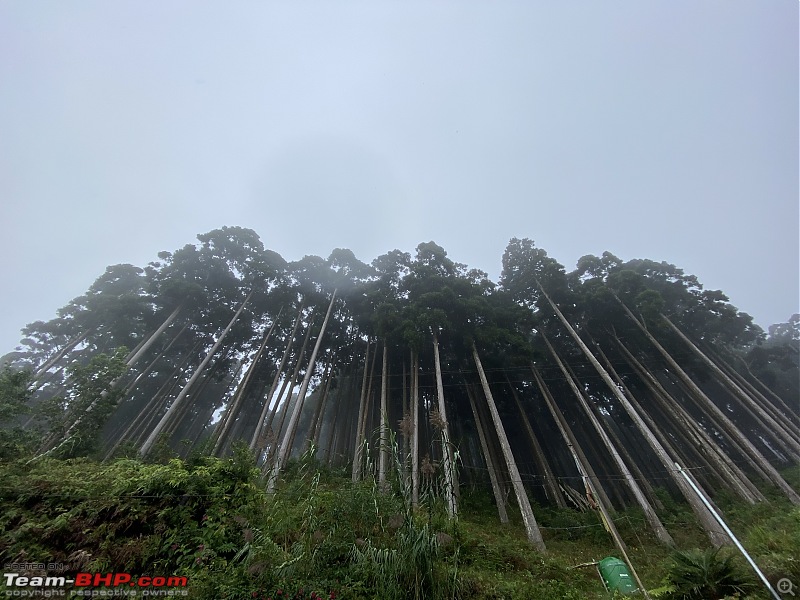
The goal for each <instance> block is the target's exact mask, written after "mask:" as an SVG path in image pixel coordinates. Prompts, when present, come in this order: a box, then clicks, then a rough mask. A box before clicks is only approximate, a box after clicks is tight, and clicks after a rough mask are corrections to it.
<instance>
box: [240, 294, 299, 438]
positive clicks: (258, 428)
mask: <svg viewBox="0 0 800 600" xmlns="http://www.w3.org/2000/svg"><path fill="white" fill-rule="evenodd" d="M312 314H313V313H312ZM302 316H303V303H301V304H300V308H299V309H297V317H296V318H295V320H294V326H293V327H292V333H291V335H290V336H289V339H288V340H287V342H286V349H285V350H284V351H283V356H282V357H281V362H280V364H279V365H278V368H277V370H276V371H275V377H274V378H273V380H272V385H271V386H270V388H269V392H267V395H266V396H265V397H264V407H263V408H262V409H261V414H260V415H259V416H258V425H256V430H255V431H254V432H253V437H252V438H251V439H250V450H255V449H256V445H257V444H258V441H259V439H260V437H261V434H262V432H263V431H265V429H268V428H269V426H270V425H271V424H272V418H274V416H275V411H276V410H277V408H278V405H277V403H276V404H275V408H274V409H273V411H272V413H270V419H269V423H265V422H264V421H265V419H266V418H267V414H268V413H269V407H270V405H271V404H272V396H273V394H275V390H276V389H277V388H278V382H279V381H280V378H281V373H283V368H284V367H285V366H286V360H287V359H288V358H289V353H290V352H291V350H292V344H293V343H294V338H295V336H296V335H297V328H298V327H300V320H301V319H302ZM309 318H311V315H309ZM276 320H277V319H276Z"/></svg>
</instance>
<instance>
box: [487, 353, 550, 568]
mask: <svg viewBox="0 0 800 600" xmlns="http://www.w3.org/2000/svg"><path fill="white" fill-rule="evenodd" d="M472 358H473V359H474V360H475V366H476V367H477V368H478V376H479V377H480V380H481V386H482V387H483V394H484V396H486V403H487V405H488V406H489V412H490V414H491V415H492V421H493V422H494V428H495V431H496V432H497V437H498V439H499V440H500V448H501V449H502V450H503V457H504V458H505V461H506V467H507V468H508V474H509V477H511V484H512V486H513V487H514V495H515V496H516V497H517V504H518V505H519V509H520V512H521V513H522V521H523V523H524V524H525V532H526V534H527V536H528V541H529V542H530V543H531V544H533V546H534V547H535V548H536V549H537V550H538V551H539V552H545V551H546V550H547V548H546V547H545V545H544V540H543V539H542V532H541V531H540V530H539V525H538V524H537V523H536V517H535V516H534V515H533V509H531V503H530V500H528V494H527V493H526V492H525V488H524V487H523V486H522V478H521V477H520V474H519V469H517V462H516V461H515V460H514V454H513V453H512V452H511V445H510V444H509V443H508V437H507V436H506V430H505V428H504V427H503V422H502V421H501V420H500V413H498V412H497V406H496V405H495V403H494V397H493V396H492V390H491V389H490V388H489V382H488V381H487V379H486V373H484V371H483V365H482V364H481V357H480V356H479V355H478V349H477V348H476V347H475V342H473V343H472Z"/></svg>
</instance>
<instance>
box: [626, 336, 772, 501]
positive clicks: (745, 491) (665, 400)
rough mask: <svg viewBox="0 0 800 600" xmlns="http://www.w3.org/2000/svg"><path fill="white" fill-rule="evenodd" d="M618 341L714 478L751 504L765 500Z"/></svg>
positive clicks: (711, 439)
mask: <svg viewBox="0 0 800 600" xmlns="http://www.w3.org/2000/svg"><path fill="white" fill-rule="evenodd" d="M617 344H618V345H619V347H620V349H621V350H622V352H623V354H624V355H625V358H626V360H627V361H628V364H630V366H631V367H633V370H634V371H636V374H637V375H638V376H639V378H640V379H641V380H642V381H643V382H644V383H645V385H646V386H647V388H648V389H649V390H650V393H651V394H652V397H653V398H654V399H655V400H656V402H657V403H658V404H659V405H660V406H661V407H662V409H663V411H664V412H665V413H666V414H669V415H670V416H671V418H672V419H673V420H674V421H675V422H676V423H677V424H678V427H677V429H679V430H681V431H682V432H683V433H685V434H686V435H688V436H689V437H690V438H691V439H692V440H693V441H694V443H695V445H696V447H697V449H698V450H699V451H700V452H701V453H702V455H703V456H704V457H705V458H706V459H707V460H708V461H710V462H711V464H712V465H713V467H714V472H715V474H716V476H717V478H719V479H720V480H722V481H724V482H726V483H728V484H729V485H732V486H733V488H732V489H733V491H734V492H735V493H736V494H737V495H738V496H739V497H740V498H742V499H743V500H745V501H746V502H748V503H750V504H755V503H756V502H764V501H766V498H765V497H764V495H763V494H762V493H761V492H760V491H759V490H758V488H757V487H756V486H755V485H754V484H753V483H752V482H751V481H750V479H749V478H748V477H747V475H746V474H745V473H744V471H742V470H741V469H740V468H739V466H738V465H737V464H736V463H735V462H733V461H732V460H731V458H730V457H729V456H728V455H727V454H726V453H725V452H723V451H722V449H721V448H720V447H719V445H718V444H717V443H716V442H715V441H714V439H713V438H712V437H711V436H710V435H709V433H708V432H707V431H706V430H705V429H703V428H702V427H701V426H700V425H698V424H697V422H696V421H695V419H694V418H693V417H692V415H690V414H689V413H688V412H687V411H686V410H685V409H684V408H683V407H682V406H681V405H680V403H679V402H677V401H676V400H675V399H674V398H672V397H671V396H670V394H669V392H668V391H667V390H666V389H664V386H662V385H661V383H660V382H659V381H658V379H656V378H655V377H654V376H653V374H652V373H650V372H649V371H647V370H646V369H645V367H644V366H643V365H642V364H641V363H640V362H639V361H638V360H636V357H635V356H633V355H632V354H631V353H630V351H629V350H628V349H627V348H625V346H624V344H622V342H621V341H620V340H619V339H617Z"/></svg>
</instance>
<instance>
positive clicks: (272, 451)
mask: <svg viewBox="0 0 800 600" xmlns="http://www.w3.org/2000/svg"><path fill="white" fill-rule="evenodd" d="M309 316H310V315H309ZM313 327H314V322H313V321H311V320H309V322H308V327H307V328H306V334H305V336H304V337H303V345H302V346H300V351H299V352H298V353H297V360H296V361H295V363H294V369H293V370H292V376H291V377H289V378H287V379H284V381H283V385H282V386H281V391H280V392H278V397H277V399H276V401H275V410H276V411H277V409H278V406H280V403H281V399H282V398H283V394H284V392H286V400H285V401H284V403H283V408H282V409H281V420H280V422H279V423H278V427H277V429H275V431H274V435H273V438H272V441H271V443H270V446H269V452H268V453H267V460H266V462H265V463H264V468H263V472H264V474H265V475H266V473H267V472H268V471H271V470H272V467H273V466H274V463H273V461H274V460H276V455H277V454H278V453H279V450H280V447H281V443H282V441H283V435H285V434H284V433H283V431H284V429H283V425H284V423H285V422H286V416H287V415H288V414H289V409H290V408H291V403H292V390H293V389H294V388H295V386H296V385H297V384H298V382H299V381H300V369H301V368H302V366H303V356H304V355H305V353H306V347H308V340H310V339H311V330H312V329H313ZM287 389H288V392H287ZM297 400H299V397H298V399H297ZM297 400H296V401H295V402H297ZM287 431H288V428H287ZM269 433H270V432H267V434H268V435H269Z"/></svg>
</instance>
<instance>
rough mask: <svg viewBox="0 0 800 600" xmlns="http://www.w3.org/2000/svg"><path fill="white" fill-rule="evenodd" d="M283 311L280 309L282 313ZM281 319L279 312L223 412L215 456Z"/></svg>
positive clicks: (214, 451)
mask: <svg viewBox="0 0 800 600" xmlns="http://www.w3.org/2000/svg"><path fill="white" fill-rule="evenodd" d="M282 310H283V309H281V311H282ZM280 318H281V314H280V312H278V316H277V317H275V319H274V320H273V321H272V325H270V328H269V331H267V333H266V335H264V339H263V340H262V342H261V345H260V346H259V347H258V351H257V352H256V354H255V356H254V357H253V361H252V362H251V363H250V367H249V368H248V369H247V373H246V374H245V376H244V379H243V380H242V382H241V383H240V384H239V389H238V390H237V391H236V394H235V395H234V397H233V400H231V401H230V402H229V404H228V409H227V410H226V411H225V413H224V416H223V417H222V419H221V421H220V426H221V427H220V430H219V433H218V434H217V433H215V435H214V437H215V438H216V441H215V443H214V449H213V451H212V453H213V454H215V455H216V454H217V453H218V452H219V450H220V448H221V447H222V445H223V444H224V443H225V437H226V435H227V433H228V431H229V430H230V426H231V424H232V423H233V421H234V420H235V419H236V413H237V411H238V410H239V405H240V404H241V402H242V399H243V398H244V395H245V390H247V385H248V384H249V383H250V378H251V377H252V376H253V372H254V371H255V370H256V365H258V362H259V360H260V359H261V355H262V354H263V352H264V348H266V346H267V342H268V341H269V338H270V336H271V335H272V330H273V329H275V324H276V323H277V322H278V319H280Z"/></svg>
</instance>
